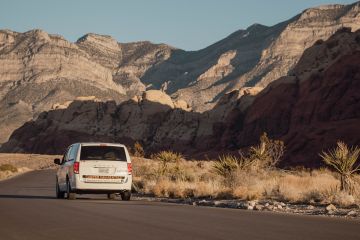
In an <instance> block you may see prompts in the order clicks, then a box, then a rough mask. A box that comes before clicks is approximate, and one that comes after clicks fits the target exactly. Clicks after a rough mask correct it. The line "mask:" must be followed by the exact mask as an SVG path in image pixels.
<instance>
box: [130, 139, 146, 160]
mask: <svg viewBox="0 0 360 240" xmlns="http://www.w3.org/2000/svg"><path fill="white" fill-rule="evenodd" d="M132 150H133V151H132V154H133V156H134V157H144V156H145V151H144V148H143V146H142V145H141V143H139V142H135V143H134V147H133V149H132Z"/></svg>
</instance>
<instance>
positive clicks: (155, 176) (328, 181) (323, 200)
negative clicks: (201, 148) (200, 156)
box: [133, 134, 360, 206]
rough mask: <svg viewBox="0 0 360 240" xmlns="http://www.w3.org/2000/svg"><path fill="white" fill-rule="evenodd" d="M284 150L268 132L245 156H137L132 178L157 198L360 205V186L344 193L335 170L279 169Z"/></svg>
mask: <svg viewBox="0 0 360 240" xmlns="http://www.w3.org/2000/svg"><path fill="white" fill-rule="evenodd" d="M284 149H285V147H284V145H283V143H282V142H281V141H278V140H272V139H269V138H268V137H267V136H266V135H265V134H264V135H263V136H262V137H261V139H260V143H259V145H257V146H254V147H252V148H250V149H249V150H248V151H247V152H244V153H241V154H239V155H238V156H233V155H223V156H220V157H219V159H217V160H206V161H191V160H185V159H184V157H183V156H182V155H181V154H178V153H175V152H171V151H162V152H159V153H157V154H154V155H153V159H144V158H134V159H133V166H134V172H133V175H134V178H133V179H134V183H135V184H136V185H137V186H138V191H139V192H141V193H145V194H151V195H154V196H158V197H174V198H189V197H191V198H219V199H224V198H235V199H244V200H255V199H257V200H261V199H274V200H278V201H286V202H293V203H320V204H328V203H333V204H338V205H340V206H350V205H353V204H360V191H359V188H355V191H354V193H353V194H350V193H348V192H345V191H342V190H341V189H340V187H339V180H338V175H337V173H335V172H331V171H330V170H328V169H325V168H324V169H318V170H307V169H293V170H282V169H278V168H276V166H277V163H278V162H279V161H280V160H281V156H282V155H283V153H284ZM349 151H350V150H349ZM352 169H353V170H354V169H356V168H352ZM353 170H352V171H353ZM352 179H353V181H354V182H356V181H358V182H360V177H359V176H358V175H354V174H353V175H352ZM354 186H355V185H354Z"/></svg>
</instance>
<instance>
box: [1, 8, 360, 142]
mask: <svg viewBox="0 0 360 240" xmlns="http://www.w3.org/2000/svg"><path fill="white" fill-rule="evenodd" d="M359 16H360V14H359V3H358V2H357V3H354V4H352V5H329V6H323V7H318V8H312V9H308V10H306V11H304V12H303V13H301V14H299V15H298V16H295V17H294V18H292V19H290V20H288V21H285V22H282V23H279V24H277V25H275V26H272V27H267V26H263V25H260V24H254V25H252V26H250V27H249V28H247V29H245V30H239V31H237V32H235V33H233V34H231V35H230V36H228V37H227V38H225V39H223V40H221V41H219V42H217V43H215V44H213V45H211V46H209V47H206V48H204V49H201V50H199V51H191V52H187V51H183V50H179V49H175V48H173V47H170V46H168V45H165V44H152V43H150V42H146V41H144V42H135V43H118V42H117V41H116V40H115V39H113V38H111V37H110V36H105V35H98V34H93V33H89V34H86V35H85V36H83V37H81V38H80V39H79V40H78V41H77V42H76V43H71V42H68V41H66V40H65V39H64V38H62V37H61V36H58V35H52V34H48V33H46V32H44V31H41V30H32V31H29V32H25V33H17V32H13V31H9V30H2V31H0V65H1V68H0V120H1V121H0V129H1V130H2V134H1V135H0V143H1V142H4V141H6V140H7V139H8V136H9V134H11V132H12V131H13V130H14V129H16V128H18V127H20V126H21V125H22V124H23V123H24V122H25V121H27V120H30V119H34V118H36V117H37V116H38V114H39V113H40V112H42V111H47V110H49V109H51V108H52V106H55V105H57V106H60V105H63V103H65V102H71V101H72V100H74V99H76V97H78V96H95V97H96V98H98V99H99V100H103V101H106V100H115V101H116V102H117V103H120V102H122V101H125V100H128V99H130V98H133V97H134V96H141V95H142V92H143V91H144V90H149V89H162V90H164V91H165V92H166V93H167V94H168V95H170V96H171V97H172V98H173V99H175V100H176V101H177V103H178V105H177V106H180V105H179V103H181V106H182V108H185V104H184V103H183V102H182V101H183V100H185V101H186V104H188V105H189V106H188V109H190V108H191V109H193V110H194V111H198V112H203V111H206V110H209V109H211V108H212V107H214V106H215V105H216V104H217V103H218V101H219V100H220V99H222V97H223V96H224V95H225V94H226V93H229V92H232V91H234V90H235V91H237V90H239V89H240V91H239V92H240V93H242V92H243V88H248V87H254V86H256V87H265V86H267V84H269V83H270V82H272V81H273V80H276V79H277V78H279V77H281V76H285V75H286V74H287V73H288V72H289V70H293V67H294V66H295V64H296V63H297V61H298V60H299V58H300V56H301V55H302V53H303V51H304V49H306V48H308V47H309V46H311V45H313V44H314V42H315V41H317V40H318V39H323V40H326V39H327V38H328V37H329V36H331V35H332V34H333V33H334V32H335V31H336V30H337V29H339V28H340V27H343V26H345V27H346V26H347V27H351V28H352V30H353V31H355V30H357V29H358V28H359V24H360V20H359V19H360V17H359ZM20 115H21V116H20ZM15 116H16V117H15Z"/></svg>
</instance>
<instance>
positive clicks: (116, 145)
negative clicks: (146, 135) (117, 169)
mask: <svg viewBox="0 0 360 240" xmlns="http://www.w3.org/2000/svg"><path fill="white" fill-rule="evenodd" d="M75 144H80V145H81V146H115V147H125V145H124V144H120V143H104V142H83V143H75Z"/></svg>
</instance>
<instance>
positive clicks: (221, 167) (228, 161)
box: [213, 155, 239, 178]
mask: <svg viewBox="0 0 360 240" xmlns="http://www.w3.org/2000/svg"><path fill="white" fill-rule="evenodd" d="M238 167H239V164H238V159H237V158H236V157H234V156H232V155H224V156H220V157H219V161H216V162H214V165H213V169H214V171H215V172H216V173H217V174H218V175H220V176H222V177H224V178H227V177H229V176H231V175H232V173H233V172H234V171H235V170H236V169H237V168H238Z"/></svg>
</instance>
